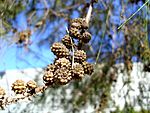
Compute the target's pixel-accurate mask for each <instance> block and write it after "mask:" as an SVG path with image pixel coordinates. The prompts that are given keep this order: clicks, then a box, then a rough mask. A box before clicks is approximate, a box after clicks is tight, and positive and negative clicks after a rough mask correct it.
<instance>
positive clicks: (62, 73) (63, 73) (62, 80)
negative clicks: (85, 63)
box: [54, 68, 72, 85]
mask: <svg viewBox="0 0 150 113" xmlns="http://www.w3.org/2000/svg"><path fill="white" fill-rule="evenodd" d="M54 75H55V82H56V83H57V84H58V85H65V84H67V83H68V82H69V81H70V80H71V79H72V76H71V71H69V70H68V69H66V68H60V69H57V70H56V71H55V73H54Z"/></svg>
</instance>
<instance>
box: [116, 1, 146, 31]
mask: <svg viewBox="0 0 150 113" xmlns="http://www.w3.org/2000/svg"><path fill="white" fill-rule="evenodd" d="M148 2H149V0H147V1H146V2H145V3H144V4H143V5H142V6H141V7H140V8H139V9H138V10H137V11H136V12H135V13H133V14H132V15H131V16H130V17H129V18H128V19H127V20H126V21H125V22H124V23H122V24H121V25H120V26H119V27H118V30H119V29H121V28H122V27H123V26H124V25H125V24H126V23H127V22H128V21H129V20H130V19H131V18H133V17H134V16H135V15H136V14H137V13H138V12H139V11H140V10H141V9H142V8H143V7H144V6H145V5H146V4H147V3H148Z"/></svg>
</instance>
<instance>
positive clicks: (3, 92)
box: [0, 87, 6, 99]
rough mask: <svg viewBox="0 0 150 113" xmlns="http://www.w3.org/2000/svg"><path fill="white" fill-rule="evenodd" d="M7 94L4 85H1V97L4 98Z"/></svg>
mask: <svg viewBox="0 0 150 113" xmlns="http://www.w3.org/2000/svg"><path fill="white" fill-rule="evenodd" d="M5 95H6V92H5V90H4V89H3V88H2V87H0V99H3V98H4V96H5Z"/></svg>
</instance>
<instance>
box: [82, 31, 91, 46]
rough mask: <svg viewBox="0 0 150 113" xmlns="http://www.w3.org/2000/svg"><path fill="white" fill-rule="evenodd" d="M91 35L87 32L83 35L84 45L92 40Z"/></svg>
mask: <svg viewBox="0 0 150 113" xmlns="http://www.w3.org/2000/svg"><path fill="white" fill-rule="evenodd" d="M91 37H92V36H91V34H90V33H89V32H87V31H85V32H84V33H83V34H82V37H80V40H81V41H82V42H83V43H88V42H89V41H90V40H91Z"/></svg>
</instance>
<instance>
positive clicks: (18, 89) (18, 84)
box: [12, 80, 26, 94]
mask: <svg viewBox="0 0 150 113" xmlns="http://www.w3.org/2000/svg"><path fill="white" fill-rule="evenodd" d="M12 90H13V91H14V92H15V93H16V94H23V93H24V92H25V91H26V85H25V82H24V81H23V80H16V81H15V82H14V83H13V84H12Z"/></svg>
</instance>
